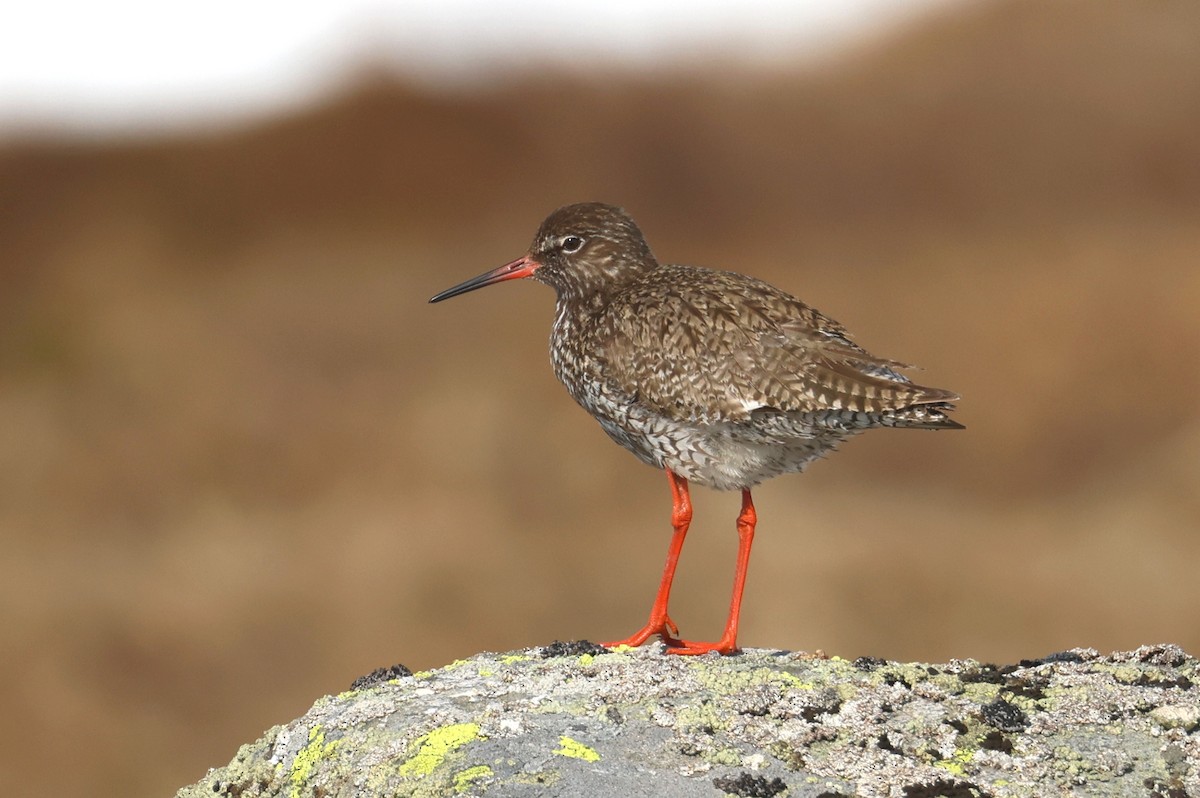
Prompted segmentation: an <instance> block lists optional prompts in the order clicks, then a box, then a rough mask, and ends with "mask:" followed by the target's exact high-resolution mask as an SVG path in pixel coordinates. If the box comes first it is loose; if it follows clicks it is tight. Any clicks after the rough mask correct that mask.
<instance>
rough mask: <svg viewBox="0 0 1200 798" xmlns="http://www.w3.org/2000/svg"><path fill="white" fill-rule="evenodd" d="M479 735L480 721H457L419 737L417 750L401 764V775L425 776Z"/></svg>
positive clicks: (411, 776)
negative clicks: (449, 755)
mask: <svg viewBox="0 0 1200 798" xmlns="http://www.w3.org/2000/svg"><path fill="white" fill-rule="evenodd" d="M478 737H479V724H478V723H455V724H454V725H452V726H443V727H442V728H440V729H434V730H433V731H431V732H429V733H428V734H426V735H423V736H421V737H418V738H417V740H416V743H415V745H416V746H417V752H416V753H415V754H413V755H412V756H410V757H409V758H408V759H407V760H406V761H405V762H404V763H403V764H401V765H400V775H401V776H404V777H406V778H413V777H416V778H424V777H425V776H428V775H429V774H430V773H432V772H433V771H435V770H436V769H437V768H438V766H440V765H441V764H442V762H444V761H445V760H446V756H447V755H448V754H450V753H452V752H454V751H456V750H458V749H459V748H462V747H463V746H464V745H466V744H467V743H469V742H471V741H472V740H475V739H477V738H478Z"/></svg>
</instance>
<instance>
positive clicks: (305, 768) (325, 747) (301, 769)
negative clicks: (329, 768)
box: [288, 724, 341, 798]
mask: <svg viewBox="0 0 1200 798" xmlns="http://www.w3.org/2000/svg"><path fill="white" fill-rule="evenodd" d="M340 743H341V741H340V740H334V741H332V742H330V743H326V742H325V729H324V728H323V727H322V726H321V725H319V724H318V725H316V726H313V727H312V728H311V729H309V730H308V744H307V745H305V746H304V747H303V748H301V749H300V750H299V752H297V753H296V758H295V760H293V761H292V768H291V772H290V774H289V776H288V780H289V781H291V783H292V789H291V791H290V792H289V795H290V796H291V798H300V791H301V790H302V789H303V787H304V784H305V782H307V781H308V779H309V777H310V776H311V775H312V772H313V768H315V767H316V766H317V763H318V762H320V761H321V760H322V759H324V758H326V757H328V756H329V755H330V754H332V753H333V752H334V751H335V750H337V747H338V745H339V744H340Z"/></svg>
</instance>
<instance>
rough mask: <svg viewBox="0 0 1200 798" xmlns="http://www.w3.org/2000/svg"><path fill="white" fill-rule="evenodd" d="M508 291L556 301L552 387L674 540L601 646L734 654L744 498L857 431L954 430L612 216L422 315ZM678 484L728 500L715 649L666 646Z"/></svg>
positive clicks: (561, 226) (608, 210)
mask: <svg viewBox="0 0 1200 798" xmlns="http://www.w3.org/2000/svg"><path fill="white" fill-rule="evenodd" d="M523 277H532V278H533V279H535V280H537V281H538V282H542V283H546V284H547V285H549V286H551V287H552V288H554V290H555V291H556V292H557V295H558V299H557V303H556V307H555V312H554V326H553V328H552V329H551V332H550V362H551V363H552V364H553V366H554V373H555V375H556V376H557V377H558V379H559V380H561V381H562V383H563V385H565V386H566V387H567V390H568V391H569V392H570V394H571V396H572V397H574V399H575V401H576V402H578V403H579V404H580V405H582V406H583V408H584V409H585V410H587V411H588V412H589V413H591V414H592V416H593V417H595V419H596V420H597V421H599V422H600V426H601V427H603V429H604V431H605V432H607V433H608V435H609V437H611V438H612V439H613V440H614V441H616V442H617V443H619V444H621V445H622V446H624V447H625V448H626V449H628V450H629V451H631V452H633V454H634V455H635V456H636V457H637V458H638V459H639V460H641V461H642V462H645V463H649V464H650V465H652V466H654V467H655V468H661V469H663V470H665V471H666V472H667V480H668V482H669V483H670V487H671V497H672V500H673V510H672V514H671V525H672V527H673V528H674V534H673V535H672V537H671V544H670V547H669V548H668V551H667V562H666V567H665V568H664V569H663V575H662V581H661V582H660V584H659V587H658V594H657V596H656V597H655V600H654V606H653V608H652V609H651V611H650V619H649V621H648V622H647V623H646V625H645V626H643V627H642V628H641V629H639V630H638V631H637V632H635V633H634V634H632V635H630V636H629V637H627V638H625V639H624V640H618V641H614V642H611V643H605V644H604V645H606V646H609V647H614V646H618V645H629V646H639V645H641V644H642V643H644V642H646V641H647V640H648V639H649V638H651V637H654V636H658V637H659V638H661V639H662V641H663V642H664V643H665V644H666V646H667V649H666V650H667V652H668V653H672V654H702V653H705V652H708V651H717V652H719V653H721V654H729V653H733V652H735V651H736V650H737V633H738V619H739V616H740V614H741V605H742V592H743V589H744V587H745V584H746V567H747V565H748V564H749V562H750V547H751V544H752V543H753V541H754V528H755V524H756V520H757V519H756V516H755V511H754V502H753V500H752V498H751V496H750V489H751V488H753V487H754V486H755V485H758V484H759V483H761V482H762V481H763V480H766V479H769V478H771V477H776V476H779V475H780V474H787V473H791V472H795V471H803V470H804V468H805V466H807V465H808V464H809V463H810V462H812V461H813V460H815V459H817V458H818V457H821V456H823V455H824V454H825V453H827V452H829V451H831V450H832V449H833V448H834V447H836V446H837V444H839V443H841V442H842V441H844V440H846V439H847V438H849V437H851V436H852V435H856V434H857V433H859V432H862V431H864V430H868V429H873V428H875V427H911V428H918V429H962V425H961V424H959V423H958V422H956V421H953V420H952V419H950V418H949V417H947V415H946V413H947V412H948V411H950V410H953V409H954V405H952V404H950V403H951V402H952V401H954V400H955V399H958V395H957V394H955V393H953V392H951V391H947V390H943V389H941V388H927V387H924V386H921V385H916V384H915V383H913V382H912V381H911V380H909V379H908V378H907V377H905V376H904V375H903V374H901V373H900V370H901V369H904V368H910V367H908V366H905V365H904V364H903V363H899V362H896V361H894V360H887V359H884V358H879V357H875V356H874V355H871V354H868V353H867V351H866V350H864V349H863V348H862V347H860V346H859V345H858V344H856V343H854V342H853V341H852V340H850V337H849V335H848V334H847V333H846V330H845V329H844V328H843V327H842V326H841V325H840V324H838V323H837V322H836V321H834V320H832V319H830V318H829V317H828V316H825V315H823V314H821V313H820V312H819V311H817V310H814V309H813V308H811V307H809V306H808V305H806V304H804V303H803V302H801V301H800V300H798V299H796V298H794V297H792V296H789V295H788V294H786V293H784V292H783V291H780V290H779V289H778V288H775V287H774V286H771V285H768V284H767V283H764V282H762V281H761V280H756V279H754V278H752V277H746V276H745V275H741V274H737V273H735V272H726V271H714V270H711V269H704V268H697V267H694V266H678V265H672V264H660V263H659V262H658V261H657V260H655V258H654V255H653V254H651V252H650V247H649V246H647V244H646V240H645V238H644V237H643V236H642V231H641V230H640V229H638V226H637V225H636V224H634V222H633V219H631V218H630V217H629V215H628V214H626V213H625V212H624V211H623V210H621V209H620V208H617V207H614V206H612V205H605V204H602V203H598V202H585V203H579V204H575V205H567V206H565V207H563V208H559V209H558V210H556V211H555V212H554V213H552V214H550V216H549V217H547V218H546V220H545V221H544V222H542V226H541V227H540V228H539V229H538V232H537V235H536V236H534V239H533V244H532V246H530V248H529V251H528V252H527V253H526V254H524V255H522V256H521V257H519V258H517V259H516V260H514V261H512V262H511V263H506V264H505V265H503V266H501V267H499V268H497V269H493V270H492V271H489V272H486V273H484V274H481V275H479V276H478V277H474V278H472V279H470V280H467V281H466V282H463V283H459V284H458V285H456V286H454V287H453V288H449V289H447V290H445V291H443V292H441V293H440V294H438V295H437V296H435V297H433V298H432V299H430V300H429V301H430V302H440V301H442V300H443V299H449V298H450V297H453V296H458V295H459V294H465V293H466V292H468V291H474V290H475V289H477V288H483V287H484V286H487V285H492V284H493V283H499V282H503V281H505V280H516V279H519V278H523ZM689 483H696V484H698V485H707V486H708V487H711V488H716V489H717V490H740V491H741V492H742V509H741V513H740V514H739V515H738V518H737V532H738V553H737V568H736V570H735V572H734V582H733V598H732V600H731V602H730V607H729V617H728V620H727V621H726V623H725V631H724V633H723V634H722V635H721V639H720V640H718V641H716V642H696V641H690V640H684V639H682V638H680V637H679V630H678V628H677V627H676V625H675V623H674V622H673V621H672V620H671V617H670V615H669V614H668V612H667V602H668V600H669V598H670V594H671V582H672V580H673V578H674V576H675V567H676V565H677V563H678V561H679V554H680V551H681V550H682V548H683V541H684V538H685V537H686V535H687V531H688V525H689V524H690V522H691V520H692V506H691V500H690V498H689V494H688V485H689Z"/></svg>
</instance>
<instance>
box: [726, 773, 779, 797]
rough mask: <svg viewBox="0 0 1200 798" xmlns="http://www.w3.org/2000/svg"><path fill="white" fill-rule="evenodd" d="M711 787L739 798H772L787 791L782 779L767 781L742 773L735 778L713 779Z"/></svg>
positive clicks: (760, 777)
mask: <svg viewBox="0 0 1200 798" xmlns="http://www.w3.org/2000/svg"><path fill="white" fill-rule="evenodd" d="M713 786H714V787H716V788H717V789H718V790H721V791H722V792H725V793H728V794H729V795H739V796H741V798H774V796H776V795H778V794H779V793H781V792H783V791H784V790H786V789H787V785H786V784H784V783H783V779H781V778H779V777H778V776H776V777H775V778H773V779H771V780H770V781H767V779H766V777H765V776H752V775H751V774H749V773H742V774H741V775H740V776H737V777H736V778H735V777H733V776H723V777H718V778H715V779H713Z"/></svg>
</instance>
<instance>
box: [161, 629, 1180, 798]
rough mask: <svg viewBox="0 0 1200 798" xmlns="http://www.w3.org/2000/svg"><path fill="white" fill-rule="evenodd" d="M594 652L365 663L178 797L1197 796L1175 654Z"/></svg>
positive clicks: (1166, 649) (1164, 649)
mask: <svg viewBox="0 0 1200 798" xmlns="http://www.w3.org/2000/svg"><path fill="white" fill-rule="evenodd" d="M598 650H599V649H595V648H589V647H588V646H587V645H586V644H584V645H574V646H572V645H561V644H560V645H556V646H553V647H547V648H545V649H537V648H535V649H530V650H527V651H520V652H513V653H508V654H480V655H478V656H476V657H473V658H472V659H470V660H466V661H460V662H455V663H453V664H451V665H448V666H446V667H444V668H441V669H438V670H436V671H430V672H424V673H417V674H414V675H412V676H406V675H403V674H404V673H405V671H404V670H403V669H399V668H398V669H396V670H394V671H390V672H389V671H380V672H377V673H380V674H382V675H381V676H380V679H383V680H382V681H373V680H372V679H367V680H366V681H364V682H361V684H363V685H365V686H364V687H362V688H360V689H357V690H352V691H351V692H348V693H342V694H341V695H338V696H332V697H326V698H323V699H321V700H320V701H318V702H317V703H316V705H315V706H313V708H312V709H311V710H309V711H308V713H307V714H305V715H304V716H303V717H301V718H299V719H297V720H295V721H293V722H291V723H289V724H287V725H286V726H277V727H275V728H274V729H271V730H270V731H268V732H267V733H266V735H265V736H264V737H263V738H262V739H260V740H259V741H258V742H256V743H254V744H252V745H246V746H243V747H242V749H241V750H240V751H238V754H237V756H236V757H235V758H234V760H233V761H232V762H230V763H229V764H228V765H226V766H225V767H223V768H218V769H216V770H213V771H211V772H210V773H209V774H208V775H207V776H205V777H204V778H203V779H202V780H201V781H199V782H197V783H196V784H194V785H192V786H190V787H185V788H184V789H182V790H180V792H179V796H178V798H201V796H203V798H214V796H216V797H217V798H220V797H221V796H230V797H231V798H255V797H256V796H283V797H285V798H321V797H322V796H453V795H466V796H483V795H486V796H489V797H492V796H496V797H497V798H503V797H505V796H579V797H580V798H588V797H589V796H617V795H619V796H708V797H709V798H712V796H718V797H719V796H721V795H739V796H757V795H763V796H776V795H779V796H786V798H819V797H821V798H836V796H847V797H848V796H856V797H858V798H881V797H883V796H887V797H888V798H892V797H894V798H917V797H922V798H970V797H972V796H974V797H975V798H981V797H982V796H992V797H993V798H1004V797H1005V796H1031V797H1032V798H1049V797H1050V796H1130V798H1133V797H1134V796H1136V798H1155V797H1156V796H1162V797H1163V798H1188V797H1189V796H1190V797H1191V798H1200V687H1197V686H1196V682H1197V681H1198V680H1200V664H1198V663H1197V661H1196V660H1195V659H1192V658H1190V657H1188V656H1187V655H1186V654H1184V653H1183V651H1181V650H1180V649H1179V648H1177V647H1175V646H1145V647H1143V648H1139V649H1137V650H1136V651H1131V652H1126V653H1118V654H1113V655H1110V656H1107V657H1101V656H1100V655H1099V654H1097V652H1095V651H1092V650H1086V649H1076V650H1073V651H1068V652H1064V653H1062V654H1057V655H1052V656H1050V657H1046V658H1043V659H1039V660H1032V661H1029V660H1026V661H1022V662H1021V663H1020V664H1018V665H1007V666H1003V667H997V666H994V665H985V664H981V663H979V662H975V661H972V660H962V661H959V660H955V661H952V662H949V663H947V664H943V665H925V664H914V663H896V662H885V661H882V660H877V659H871V658H862V659H858V660H855V661H847V660H843V659H838V658H833V659H824V658H818V657H813V656H809V655H803V654H793V653H788V652H782V651H768V650H761V649H759V650H748V651H746V652H744V653H743V654H741V655H740V656H733V657H718V656H715V655H710V656H704V657H697V658H687V657H675V656H664V655H662V654H661V653H660V650H659V647H658V646H653V645H652V646H646V647H644V648H642V649H638V650H631V649H624V650H620V651H617V652H613V653H596V652H597V651H598ZM581 652H582V653H581ZM389 673H390V674H398V676H397V678H392V679H387V678H386V677H387V676H388V675H389Z"/></svg>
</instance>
